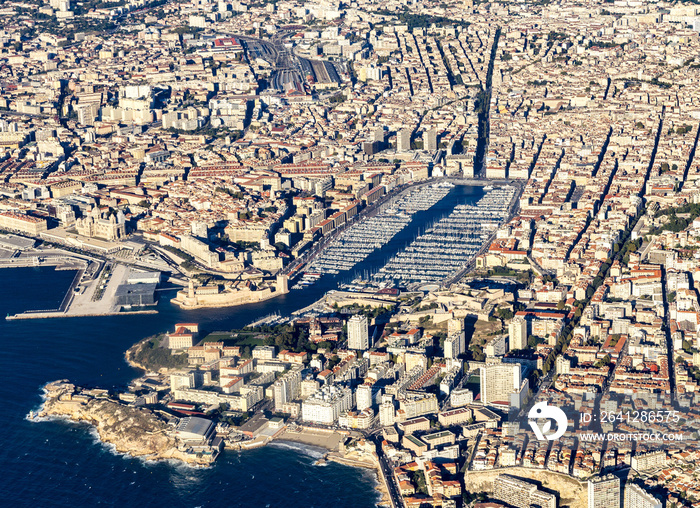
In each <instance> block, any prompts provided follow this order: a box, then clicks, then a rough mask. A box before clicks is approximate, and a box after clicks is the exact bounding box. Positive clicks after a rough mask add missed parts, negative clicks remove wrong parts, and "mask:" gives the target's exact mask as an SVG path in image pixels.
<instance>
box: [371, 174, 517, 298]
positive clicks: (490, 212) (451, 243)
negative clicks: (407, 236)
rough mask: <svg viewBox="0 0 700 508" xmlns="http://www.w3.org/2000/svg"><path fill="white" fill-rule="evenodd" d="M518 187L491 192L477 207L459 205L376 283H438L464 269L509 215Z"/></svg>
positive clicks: (376, 278) (394, 261) (374, 278)
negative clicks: (509, 208)
mask: <svg viewBox="0 0 700 508" xmlns="http://www.w3.org/2000/svg"><path fill="white" fill-rule="evenodd" d="M515 192H516V189H515V188H514V187H509V186H506V187H499V188H496V189H493V190H490V191H488V192H487V193H486V195H484V196H483V197H482V198H481V199H479V201H477V202H476V203H475V204H474V205H466V204H464V205H457V206H456V207H455V208H454V210H453V211H452V213H451V214H449V215H448V216H447V217H445V218H443V219H440V220H438V221H437V222H436V223H435V224H434V225H433V226H432V227H429V228H427V229H426V231H425V233H423V234H422V235H419V236H418V237H417V238H416V239H415V240H414V241H413V242H412V243H411V244H410V245H409V246H408V247H406V248H405V249H404V250H402V251H400V252H397V253H396V254H395V255H394V256H393V257H392V258H391V259H390V260H389V261H388V262H387V263H386V265H384V266H383V267H382V268H380V269H379V271H378V272H377V273H375V274H374V275H373V276H372V281H373V282H375V283H384V284H386V283H387V282H392V283H393V284H396V285H409V284H416V283H420V284H431V283H438V282H440V281H442V280H443V279H445V278H447V277H449V276H451V275H453V274H454V273H456V272H457V271H459V270H460V269H462V268H464V267H465V266H466V265H467V264H468V263H469V262H470V261H471V260H472V259H473V258H474V256H475V255H476V254H477V253H478V252H479V249H481V247H482V246H483V244H484V243H485V242H486V241H487V240H488V238H489V237H490V236H491V235H492V234H493V233H494V232H495V231H496V230H497V229H498V226H499V224H501V222H502V221H503V220H504V218H505V217H506V216H507V214H508V207H509V205H510V202H511V200H512V198H513V196H514V195H515Z"/></svg>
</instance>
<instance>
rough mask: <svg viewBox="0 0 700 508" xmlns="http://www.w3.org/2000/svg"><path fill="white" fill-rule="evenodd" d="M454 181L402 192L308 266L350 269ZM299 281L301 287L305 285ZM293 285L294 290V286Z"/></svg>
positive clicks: (332, 271) (315, 269)
mask: <svg viewBox="0 0 700 508" xmlns="http://www.w3.org/2000/svg"><path fill="white" fill-rule="evenodd" d="M453 187H454V185H453V184H451V183H447V182H441V183H438V184H434V185H431V186H428V187H417V188H413V189H411V190H410V191H409V192H407V193H405V194H402V195H401V196H400V197H399V198H398V199H396V200H395V201H393V202H391V203H390V204H389V206H388V207H387V208H386V209H384V210H383V211H382V212H380V213H379V214H377V215H375V216H373V217H370V218H367V219H365V220H363V221H361V222H358V223H357V224H355V225H354V226H353V227H351V228H349V229H346V230H345V231H343V233H342V234H341V235H340V236H339V237H338V238H337V239H335V240H334V241H333V242H332V243H331V244H330V245H329V246H328V247H327V248H326V249H325V250H324V251H323V252H322V253H321V255H320V256H319V257H318V258H317V259H315V260H314V261H313V262H312V263H311V265H310V266H309V270H311V271H312V272H317V273H319V274H326V273H329V274H337V273H340V272H344V271H348V270H350V269H352V268H353V267H354V266H355V265H357V264H358V263H360V262H361V261H364V260H365V259H367V257H368V256H369V255H370V254H371V253H373V252H375V251H378V250H379V249H381V248H382V247H384V246H385V245H386V244H387V243H388V242H389V241H390V240H391V239H393V238H394V237H395V236H396V235H397V234H398V233H399V232H400V231H403V230H404V229H405V228H406V227H407V226H408V225H409V224H410V223H411V222H412V218H413V216H414V215H415V214H416V213H417V212H419V211H426V210H429V209H430V208H432V207H433V206H434V205H435V204H436V203H438V202H440V201H441V200H442V199H444V198H445V196H447V194H449V192H450V190H451V189H452V188H453ZM303 285H304V284H303V281H302V282H301V283H300V284H299V287H296V286H295V287H296V289H299V288H300V287H301V286H303ZM295 287H292V289H295Z"/></svg>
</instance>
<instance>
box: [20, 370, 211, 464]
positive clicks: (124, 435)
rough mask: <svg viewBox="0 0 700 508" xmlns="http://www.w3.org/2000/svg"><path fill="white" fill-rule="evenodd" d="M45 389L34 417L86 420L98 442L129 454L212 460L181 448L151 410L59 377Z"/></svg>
mask: <svg viewBox="0 0 700 508" xmlns="http://www.w3.org/2000/svg"><path fill="white" fill-rule="evenodd" d="M44 391H45V395H46V400H45V401H44V404H43V406H42V408H41V409H40V410H39V411H38V412H36V413H35V414H32V416H33V417H35V418H42V417H56V418H62V419H66V420H70V421H74V422H85V423H88V424H90V425H92V426H93V427H94V428H95V430H96V431H97V433H98V435H99V438H100V441H102V442H104V443H109V444H111V445H112V446H114V448H115V450H116V451H117V452H118V453H124V454H128V455H130V456H132V457H137V458H142V459H145V460H155V461H157V460H173V459H174V460H179V461H182V462H184V463H187V464H192V465H206V464H209V463H210V462H211V461H210V460H207V459H206V458H203V457H199V456H198V455H197V454H192V453H188V452H187V450H186V449H183V446H182V443H180V442H179V440H178V439H177V438H176V437H175V436H173V435H172V428H171V427H169V426H168V425H167V424H166V423H165V422H163V421H162V420H160V419H159V418H158V417H157V416H156V415H155V414H154V413H153V412H151V411H149V410H148V409H144V408H137V407H131V406H127V405H124V404H121V403H119V402H117V401H114V400H111V399H109V398H107V397H106V392H105V390H84V389H81V388H78V387H76V386H75V385H73V384H71V383H69V382H68V381H67V380H60V381H54V382H52V383H49V384H47V385H46V386H45V387H44Z"/></svg>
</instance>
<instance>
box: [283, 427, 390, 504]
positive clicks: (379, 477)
mask: <svg viewBox="0 0 700 508" xmlns="http://www.w3.org/2000/svg"><path fill="white" fill-rule="evenodd" d="M349 434H350V433H349V432H347V431H340V432H339V431H326V430H325V429H309V428H308V427H304V428H303V430H302V431H301V432H292V431H290V430H289V429H288V428H287V429H284V431H283V432H280V433H279V434H276V435H275V437H274V439H273V440H272V441H271V442H273V443H274V442H282V443H284V442H288V443H294V444H296V445H300V446H301V447H309V448H311V449H324V450H327V452H326V453H325V454H324V455H323V457H322V459H319V461H320V460H326V461H332V462H335V463H337V464H341V465H344V466H349V467H357V468H362V469H371V470H373V471H374V473H375V476H376V477H375V482H376V486H375V490H377V492H379V494H380V496H381V499H380V500H379V502H378V506H391V498H390V497H389V490H388V489H387V486H386V483H385V481H386V480H385V478H384V477H383V474H382V471H381V468H380V467H379V464H378V462H377V459H376V457H374V456H368V455H366V454H363V455H362V456H360V455H358V454H357V452H347V453H342V452H341V451H340V444H341V443H342V440H343V438H344V437H346V436H348V435H349ZM317 462H318V461H317Z"/></svg>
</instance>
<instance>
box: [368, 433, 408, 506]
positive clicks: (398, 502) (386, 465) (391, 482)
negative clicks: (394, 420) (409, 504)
mask: <svg viewBox="0 0 700 508" xmlns="http://www.w3.org/2000/svg"><path fill="white" fill-rule="evenodd" d="M374 443H375V444H376V445H377V457H378V458H379V467H381V469H382V471H381V472H382V474H383V475H384V479H385V480H386V486H387V490H388V491H389V498H390V499H391V505H392V506H393V507H394V508H400V507H403V500H402V498H401V491H400V490H399V486H398V485H397V484H396V479H395V478H394V468H393V466H392V465H391V462H390V461H389V458H388V457H387V456H386V455H385V454H384V451H383V450H382V447H381V436H377V437H375V441H374Z"/></svg>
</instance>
